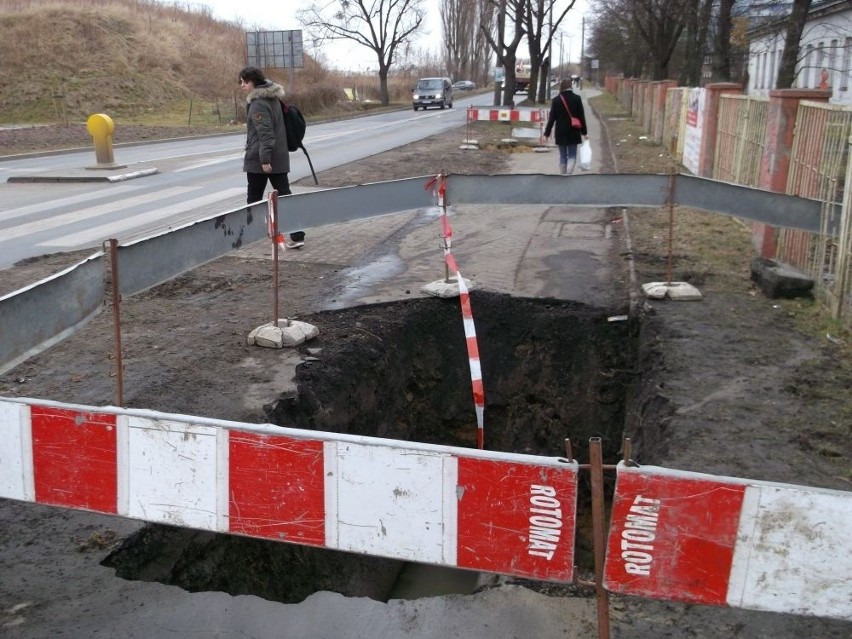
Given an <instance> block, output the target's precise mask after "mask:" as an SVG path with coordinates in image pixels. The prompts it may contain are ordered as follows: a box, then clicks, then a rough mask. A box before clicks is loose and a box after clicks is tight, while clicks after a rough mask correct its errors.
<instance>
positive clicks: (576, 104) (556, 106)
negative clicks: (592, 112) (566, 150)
mask: <svg viewBox="0 0 852 639" xmlns="http://www.w3.org/2000/svg"><path fill="white" fill-rule="evenodd" d="M560 96H562V98H565V101H566V102H567V103H568V108H569V109H571V115H573V116H574V117H575V118H580V122H582V123H583V128H582V129H575V128H573V127H572V126H571V118H570V117H569V116H568V112H567V111H566V110H565V105H564V104H562V98H561V97H560ZM554 124H555V125H556V136H555V137H554V142H556V144H557V145H559V146H565V145H568V146H570V145H574V144H582V143H583V137H582V136H584V135H588V134H589V132H588V129H586V113H585V111H583V100H582V98H580V96H579V95H577V94H576V93H574V92H573V91H571V90H570V89H566V90H565V91H562V93H560V94H559V95H557V96H556V97H555V98H553V102H552V103H551V105H550V115H549V116H548V118H547V126H546V127H545V129H544V137H550V132H551V131H552V130H553V125H554Z"/></svg>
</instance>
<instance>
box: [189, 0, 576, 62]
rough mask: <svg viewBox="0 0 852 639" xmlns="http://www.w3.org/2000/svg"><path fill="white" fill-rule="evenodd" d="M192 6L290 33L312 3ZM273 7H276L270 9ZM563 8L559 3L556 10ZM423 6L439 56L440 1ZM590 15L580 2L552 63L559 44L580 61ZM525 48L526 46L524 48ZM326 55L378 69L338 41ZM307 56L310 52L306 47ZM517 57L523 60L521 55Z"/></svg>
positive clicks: (217, 0) (357, 49)
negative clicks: (583, 24) (586, 19)
mask: <svg viewBox="0 0 852 639" xmlns="http://www.w3.org/2000/svg"><path fill="white" fill-rule="evenodd" d="M188 4H189V5H191V6H194V5H199V6H201V5H205V6H207V7H209V8H210V10H211V11H212V13H213V16H214V17H216V18H219V19H222V20H236V19H239V20H241V21H242V24H243V25H244V26H245V27H246V28H247V29H252V30H254V29H260V30H264V31H290V30H295V29H301V28H302V25H300V24H299V22H298V20H296V11H297V10H298V9H300V8H302V7H306V6H308V5H309V4H310V0H290V1H289V2H281V3H275V4H274V5H273V3H266V2H257V1H250V0H194V1H190V2H189V3H188ZM270 5H272V6H274V7H275V8H268V7H270ZM560 5H561V6H564V4H562V3H560V2H559V0H557V4H556V11H557V12H558V11H559V7H560ZM423 6H424V7H425V8H426V13H427V15H426V30H425V32H424V34H423V36H421V40H420V43H419V45H420V46H421V47H422V48H424V49H427V50H432V51H434V52H435V53H437V50H438V43H440V40H441V18H440V13H439V9H440V2H438V0H425V2H424V3H423ZM586 12H588V2H587V1H586V0H577V2H576V3H575V4H574V8H573V9H571V11H570V12H569V14H568V16H567V18H566V19H565V20H563V24H562V27H561V29H560V30H561V31H562V32H563V34H564V35H563V36H562V37H561V38H560V39H559V40H558V41H557V42H556V43H555V44H554V51H553V61H554V63H557V62H558V58H559V53H560V42H561V49H562V57H563V60H564V61H565V62H567V61H568V53H569V50H570V54H571V61H573V62H578V61H579V59H580V39H581V36H580V34H581V30H582V27H581V18H580V16H582V15H583V14H584V13H586ZM522 46H523V45H522ZM323 52H324V54H325V59H326V62H327V63H328V65H329V66H332V67H334V68H337V69H341V70H346V71H368V70H373V69H375V68H376V55H375V53H373V52H372V51H371V50H369V49H367V48H366V47H363V46H359V45H354V44H352V43H345V42H338V43H331V44H327V45H324V48H323ZM306 53H309V54H310V53H311V51H310V48H308V47H306ZM518 57H523V55H519V56H518Z"/></svg>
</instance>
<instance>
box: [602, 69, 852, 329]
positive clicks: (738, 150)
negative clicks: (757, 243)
mask: <svg viewBox="0 0 852 639" xmlns="http://www.w3.org/2000/svg"><path fill="white" fill-rule="evenodd" d="M642 84H647V83H644V82H642V81H630V82H620V81H615V82H613V85H612V86H613V92H614V93H615V95H616V96H618V97H619V99H620V100H621V101H622V103H623V104H624V105H625V106H626V107H627V108H628V110H629V111H630V113H631V115H632V116H633V119H634V121H636V122H637V123H639V124H640V125H643V126H645V128H646V129H647V125H646V123H647V122H648V120H649V119H648V117H647V113H646V112H645V111H646V109H647V108H649V106H650V108H654V107H653V105H648V104H647V103H646V101H645V100H639V101H637V99H636V96H637V95H641V92H642V90H643V87H642V86H640V85H642ZM628 87H629V88H630V89H632V91H628V90H626V89H627V88H628ZM689 91H690V89H689V88H683V87H679V88H670V89H669V90H668V92H667V94H666V100H665V113H664V114H663V120H662V121H663V132H662V140H661V142H662V145H663V146H665V147H666V148H667V149H668V151H669V152H670V153H671V154H672V157H673V158H674V159H675V160H677V161H678V162H682V161H683V141H684V127H685V126H686V116H687V109H686V102H687V95H688V92H689ZM631 98H632V99H631ZM768 119H769V100H767V99H766V98H754V97H749V96H743V95H734V94H724V95H721V96H720V99H719V110H718V115H717V120H716V122H715V125H716V136H717V137H716V140H715V155H714V165H713V177H714V178H715V179H717V180H721V181H726V182H733V183H736V184H742V185H745V186H752V187H754V186H757V185H758V183H759V179H760V166H761V162H762V161H764V160H765V161H777V158H765V151H766V150H765V145H766V135H767V127H768V124H769V122H768ZM652 120H653V119H652ZM647 130H649V129H647ZM649 132H650V130H649ZM850 147H852V108H850V107H849V106H841V105H836V104H823V103H819V102H810V101H802V102H801V103H800V104H799V108H798V115H797V120H796V126H795V133H794V139H793V149H792V153H791V158H790V170H789V175H788V182H787V189H786V190H787V193H788V194H790V195H797V196H800V197H805V198H810V199H815V200H818V201H820V202H821V203H822V223H821V231H820V232H811V231H803V230H796V229H792V228H789V227H779V231H778V236H777V249H776V253H775V257H776V258H777V259H778V260H780V261H783V262H786V263H788V264H790V265H792V266H795V267H796V268H798V269H800V270H802V271H803V272H805V273H807V274H808V275H809V276H810V277H812V278H813V280H814V294H815V296H816V298H817V299H818V300H819V301H820V302H821V303H823V304H824V305H825V306H826V307H827V308H828V309H829V311H830V312H831V314H832V317H833V318H834V319H836V320H839V321H841V322H842V323H843V324H844V325H845V326H846V327H847V328H852V188H850V189H846V188H845V185H846V184H847V183H852V163H850Z"/></svg>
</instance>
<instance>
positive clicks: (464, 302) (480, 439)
mask: <svg viewBox="0 0 852 639" xmlns="http://www.w3.org/2000/svg"><path fill="white" fill-rule="evenodd" d="M426 188H427V189H428V188H434V189H436V191H437V195H438V206H440V207H441V237H442V239H443V241H444V262H445V263H446V264H447V268H448V269H449V271H450V272H451V273H455V274H456V279H457V281H458V286H459V301H460V302H461V309H462V321H463V322H464V336H465V341H466V342H467V358H468V364H469V366H470V383H471V386H472V388H473V405H474V411H475V413H476V446H477V448H479V449H483V448H484V447H485V387H484V385H483V383H482V366H481V364H480V361H479V344H478V343H477V340H476V325H475V324H474V322H473V310H472V308H471V305H470V291H468V288H467V285H466V284H465V282H464V278H463V277H462V274H461V271H459V267H458V265H457V264H456V260H455V258H454V257H453V253H452V246H453V228H452V226H450V220H449V217H448V216H447V207H446V206H445V203H444V198H445V197H446V193H447V176H446V175H436V176H435V177H434V178H432V179H431V180H429V182H427V184H426Z"/></svg>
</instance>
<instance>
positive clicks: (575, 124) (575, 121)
mask: <svg viewBox="0 0 852 639" xmlns="http://www.w3.org/2000/svg"><path fill="white" fill-rule="evenodd" d="M559 99H560V100H562V104H564V105H565V110H566V111H567V112H568V117H569V118H571V128H572V129H582V128H583V123H582V122H580V118H575V117H574V116H573V114H572V113H571V109H569V108H568V103H567V102H566V101H565V96H564V95H562V94H561V93H560V94H559Z"/></svg>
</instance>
